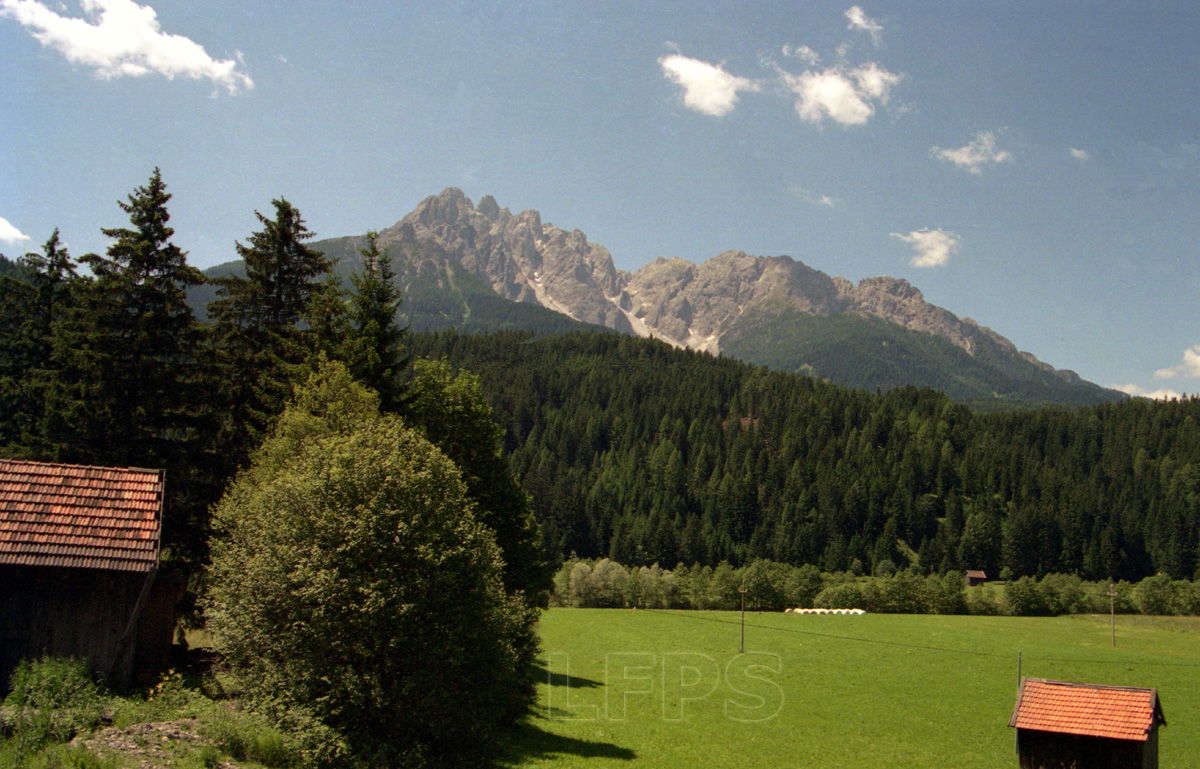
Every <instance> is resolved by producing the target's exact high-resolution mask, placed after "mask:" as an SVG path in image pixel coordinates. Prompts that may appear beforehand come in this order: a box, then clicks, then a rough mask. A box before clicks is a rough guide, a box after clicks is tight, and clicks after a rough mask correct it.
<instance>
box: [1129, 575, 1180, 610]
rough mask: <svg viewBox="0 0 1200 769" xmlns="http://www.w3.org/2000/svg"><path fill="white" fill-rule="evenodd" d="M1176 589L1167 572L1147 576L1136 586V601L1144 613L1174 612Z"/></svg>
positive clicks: (1134, 592)
mask: <svg viewBox="0 0 1200 769" xmlns="http://www.w3.org/2000/svg"><path fill="white" fill-rule="evenodd" d="M1175 594H1176V589H1175V585H1174V584H1173V583H1172V582H1171V578H1170V577H1168V576H1167V575H1166V574H1156V575H1154V576H1153V577H1146V578H1145V579H1143V580H1142V581H1141V582H1139V583H1138V585H1137V587H1136V588H1134V591H1133V595H1134V601H1135V602H1136V603H1137V607H1138V609H1139V610H1140V611H1141V612H1142V614H1174V613H1175V606H1176V595H1175Z"/></svg>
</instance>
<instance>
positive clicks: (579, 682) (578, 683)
mask: <svg viewBox="0 0 1200 769" xmlns="http://www.w3.org/2000/svg"><path fill="white" fill-rule="evenodd" d="M533 678H534V680H535V681H538V682H539V683H540V682H542V681H545V682H546V683H548V684H550V685H551V686H569V687H571V688H572V689H592V688H595V687H597V686H603V684H602V683H600V682H599V681H593V680H592V679H590V678H580V677H579V676H569V675H566V674H565V673H555V672H553V671H551V670H550V669H549V668H547V667H546V664H545V663H544V662H542V661H541V660H539V661H538V662H536V663H534V666H533Z"/></svg>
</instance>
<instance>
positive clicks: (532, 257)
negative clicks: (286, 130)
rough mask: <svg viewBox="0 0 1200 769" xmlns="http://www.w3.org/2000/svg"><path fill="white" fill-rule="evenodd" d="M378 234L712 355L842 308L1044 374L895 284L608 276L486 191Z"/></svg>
mask: <svg viewBox="0 0 1200 769" xmlns="http://www.w3.org/2000/svg"><path fill="white" fill-rule="evenodd" d="M381 237H382V238H383V239H384V240H385V244H386V240H387V239H388V238H392V239H396V238H400V237H405V238H406V239H410V240H411V239H416V240H425V241H431V242H433V243H436V244H437V245H438V246H440V247H441V248H442V249H444V250H445V252H446V253H447V255H448V257H449V258H450V259H453V260H454V261H456V262H458V263H459V264H461V265H462V266H463V267H464V268H465V269H467V270H469V271H470V272H473V273H474V274H476V275H478V276H479V277H481V278H483V279H484V280H486V281H487V282H488V284H489V285H490V286H491V287H492V288H493V290H495V291H496V293H497V294H499V295H500V296H502V297H504V298H506V299H511V300H515V301H521V302H532V303H535V304H540V305H542V306H544V307H548V308H550V309H552V310H556V311H558V312H561V313H563V314H565V315H568V316H570V317H572V318H575V319H576V320H580V321H584V322H587V323H595V324H598V325H603V326H608V327H610V328H613V329H616V330H619V331H625V332H630V333H636V334H639V335H641V336H650V337H655V338H658V339H662V340H664V341H667V342H669V343H671V344H673V345H676V346H680V347H689V348H692V349H699V350H706V351H709V352H713V353H716V352H719V351H720V345H721V337H722V336H723V335H724V334H725V333H726V332H727V331H729V330H730V329H731V328H733V327H734V326H735V325H737V324H738V323H744V322H746V319H751V320H752V321H753V322H756V323H757V322H769V320H770V318H772V317H775V316H777V315H778V314H779V313H781V312H793V313H800V314H806V315H814V316H827V315H833V314H836V313H844V312H849V313H855V314H858V315H863V316H868V317H874V318H880V319H882V320H885V321H887V322H889V323H894V324H896V325H899V326H902V327H904V328H906V329H909V330H912V331H918V332H923V333H928V334H932V335H934V336H937V337H940V338H942V339H945V340H947V341H949V342H951V343H952V344H954V345H957V346H958V347H960V348H961V349H963V350H965V351H966V352H967V353H969V354H971V355H973V356H975V355H978V354H979V353H980V352H981V351H983V350H987V351H988V353H989V355H999V356H1002V357H1020V358H1023V359H1025V360H1028V361H1029V362H1032V363H1035V364H1036V365H1038V366H1040V367H1042V368H1044V369H1047V370H1050V371H1053V369H1052V368H1051V367H1049V366H1047V365H1046V364H1044V363H1041V362H1040V361H1037V360H1036V359H1035V358H1033V356H1031V355H1028V354H1026V353H1021V352H1019V351H1018V350H1017V349H1016V347H1015V346H1014V345H1013V344H1012V343H1011V342H1010V341H1008V340H1007V339H1005V338H1004V337H1002V336H1000V335H999V334H997V333H995V332H994V331H991V330H990V329H987V328H985V327H983V326H980V325H978V324H976V323H975V322H974V321H972V320H970V319H961V318H959V317H958V316H956V315H954V313H952V312H950V311H948V310H945V309H943V308H941V307H937V306H936V305H932V304H930V303H929V302H927V301H925V297H924V295H923V294H922V293H921V291H920V290H919V289H918V288H917V287H916V286H913V285H912V284H911V283H909V282H908V281H906V280H903V279H901V278H894V277H889V276H879V277H872V278H866V279H863V280H861V281H859V282H858V283H857V284H854V283H852V282H850V281H848V280H846V279H845V278H840V277H831V276H829V275H826V274H825V273H823V272H820V271H819V270H814V269H812V268H811V267H809V266H807V265H805V264H804V263H802V262H800V261H797V260H795V259H793V258H792V257H790V256H773V257H762V256H753V255H751V254H748V253H746V252H744V251H737V250H731V251H724V252H722V253H720V254H717V255H716V256H714V257H712V258H711V259H708V260H707V261H705V262H702V263H700V264H693V263H692V262H689V261H686V260H684V259H679V258H670V259H667V258H659V259H655V260H654V261H652V262H650V263H648V264H646V265H645V266H643V267H642V268H640V269H639V270H637V271H636V272H635V273H633V274H628V273H625V272H621V271H619V270H617V269H616V268H615V266H614V265H613V260H612V256H611V255H610V254H609V252H608V249H606V248H604V246H601V245H598V244H595V243H592V242H590V241H589V240H588V237H587V235H585V234H584V233H583V232H581V231H580V230H565V229H561V228H559V227H556V226H554V225H553V224H550V223H543V221H542V218H541V214H540V213H538V212H537V211H535V210H526V211H521V212H520V213H518V214H512V213H510V212H509V210H508V209H507V208H501V207H500V205H499V204H498V203H497V202H496V200H495V198H493V197H492V196H491V195H487V196H484V197H483V198H482V199H481V200H480V201H479V205H478V206H475V205H473V204H472V203H471V200H470V198H468V197H467V196H466V194H464V193H463V191H462V190H460V189H458V188H455V187H450V188H447V189H445V190H443V191H442V192H441V193H439V194H438V195H434V196H431V197H429V198H426V199H425V200H423V201H422V202H421V203H420V205H418V206H417V208H416V209H414V210H413V212H412V213H410V214H409V215H408V216H406V217H404V219H402V220H401V221H400V222H397V223H396V225H394V226H393V227H391V228H389V229H388V230H385V231H384V232H383V233H381ZM1059 376H1060V377H1064V378H1065V377H1067V376H1068V374H1065V373H1060V374H1059Z"/></svg>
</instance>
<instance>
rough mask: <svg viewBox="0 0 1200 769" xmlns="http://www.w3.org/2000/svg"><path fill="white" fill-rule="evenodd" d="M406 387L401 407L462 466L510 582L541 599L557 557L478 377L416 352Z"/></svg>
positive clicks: (533, 598)
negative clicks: (550, 555)
mask: <svg viewBox="0 0 1200 769" xmlns="http://www.w3.org/2000/svg"><path fill="white" fill-rule="evenodd" d="M409 393H410V394H409V401H408V403H407V404H406V406H405V408H404V411H403V414H404V416H405V418H406V419H408V420H409V421H410V422H411V423H412V424H414V425H415V426H417V427H418V428H419V429H421V430H422V431H423V433H424V434H425V437H427V438H428V439H429V440H430V441H432V442H433V443H434V444H435V445H437V446H438V448H440V449H441V450H442V451H443V452H445V454H446V455H447V456H448V457H450V459H451V460H453V461H454V463H455V464H457V465H458V466H459V468H461V469H462V471H463V477H464V480H465V482H466V484H467V491H468V493H469V494H470V496H471V498H472V499H473V500H475V502H476V503H477V504H478V506H479V509H478V516H479V519H480V521H482V522H483V524H484V525H485V526H487V527H488V528H490V529H491V530H492V532H493V533H494V534H495V536H496V543H497V544H498V545H500V551H501V553H502V555H503V557H504V584H505V587H506V588H507V589H508V590H509V591H510V592H516V591H520V592H522V593H523V594H524V595H525V597H526V599H527V600H529V601H530V602H531V603H533V604H537V605H542V606H544V605H545V601H546V597H547V594H548V591H549V590H550V587H551V584H550V581H551V576H552V574H553V565H552V564H551V563H550V562H549V561H548V559H547V558H546V557H545V555H544V554H543V551H542V549H541V544H540V533H539V531H538V525H537V521H536V520H535V519H534V517H533V513H532V512H531V511H530V509H529V500H528V498H527V497H526V495H525V492H524V490H523V489H522V488H521V486H520V485H519V484H518V483H517V482H516V479H515V478H514V477H513V474H512V471H511V469H510V468H509V466H508V462H507V460H506V459H505V457H504V454H503V451H502V450H503V443H502V439H503V434H504V433H503V430H502V429H501V428H500V427H499V425H497V424H496V422H495V421H494V419H493V417H492V408H491V406H490V405H489V404H488V402H487V399H486V398H485V396H484V394H483V389H482V387H481V386H480V383H479V378H478V377H477V376H475V375H473V374H470V373H468V372H463V371H457V372H456V371H455V370H454V369H452V368H451V367H450V365H449V364H447V363H445V362H444V361H430V360H418V361H416V362H415V363H414V365H413V377H412V380H411V382H410V384H409Z"/></svg>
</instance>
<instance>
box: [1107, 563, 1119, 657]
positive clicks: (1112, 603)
mask: <svg viewBox="0 0 1200 769" xmlns="http://www.w3.org/2000/svg"><path fill="white" fill-rule="evenodd" d="M1108 621H1109V624H1110V625H1111V626H1112V645H1113V648H1114V649H1115V648H1117V590H1116V586H1115V585H1113V583H1112V580H1111V579H1110V580H1109V581H1108Z"/></svg>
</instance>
